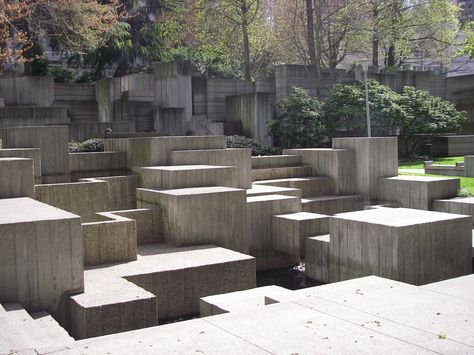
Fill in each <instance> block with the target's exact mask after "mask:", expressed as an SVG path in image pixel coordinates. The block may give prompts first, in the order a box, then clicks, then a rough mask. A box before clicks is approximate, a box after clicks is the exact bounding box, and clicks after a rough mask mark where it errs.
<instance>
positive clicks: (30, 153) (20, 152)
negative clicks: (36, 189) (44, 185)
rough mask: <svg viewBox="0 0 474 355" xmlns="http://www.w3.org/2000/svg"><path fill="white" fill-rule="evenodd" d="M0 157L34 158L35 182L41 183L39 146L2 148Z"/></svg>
mask: <svg viewBox="0 0 474 355" xmlns="http://www.w3.org/2000/svg"><path fill="white" fill-rule="evenodd" d="M0 158H25V159H33V170H34V174H35V183H36V184H41V152H40V149H39V148H16V149H15V148H12V149H0Z"/></svg>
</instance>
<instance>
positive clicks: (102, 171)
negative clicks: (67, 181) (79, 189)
mask: <svg viewBox="0 0 474 355" xmlns="http://www.w3.org/2000/svg"><path fill="white" fill-rule="evenodd" d="M0 154H1V151H0ZM69 167H70V170H71V180H72V181H77V180H78V179H80V178H87V177H97V176H111V175H124V174H127V171H128V167H127V153H125V152H90V153H71V154H69Z"/></svg>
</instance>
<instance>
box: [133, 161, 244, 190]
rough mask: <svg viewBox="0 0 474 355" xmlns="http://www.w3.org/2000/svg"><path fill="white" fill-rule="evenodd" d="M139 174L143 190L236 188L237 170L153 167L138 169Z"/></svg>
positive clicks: (180, 166)
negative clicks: (210, 187) (207, 187)
mask: <svg viewBox="0 0 474 355" xmlns="http://www.w3.org/2000/svg"><path fill="white" fill-rule="evenodd" d="M139 173H140V176H141V181H142V184H141V186H142V187H143V188H157V189H182V188H189V187H205V186H226V187H238V183H237V170H236V168H235V167H233V166H215V165H178V166H153V167H145V168H140V170H139Z"/></svg>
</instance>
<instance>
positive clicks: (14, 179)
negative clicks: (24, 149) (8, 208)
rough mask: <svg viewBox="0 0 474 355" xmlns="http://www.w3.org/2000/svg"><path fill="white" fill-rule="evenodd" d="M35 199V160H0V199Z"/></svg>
mask: <svg viewBox="0 0 474 355" xmlns="http://www.w3.org/2000/svg"><path fill="white" fill-rule="evenodd" d="M12 197H31V198H35V177H34V173H33V159H25V158H0V199H1V198H12Z"/></svg>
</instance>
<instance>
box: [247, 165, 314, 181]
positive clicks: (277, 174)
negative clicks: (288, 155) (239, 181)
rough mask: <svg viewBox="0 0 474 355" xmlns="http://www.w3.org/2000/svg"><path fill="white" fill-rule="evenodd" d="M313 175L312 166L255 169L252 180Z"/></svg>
mask: <svg viewBox="0 0 474 355" xmlns="http://www.w3.org/2000/svg"><path fill="white" fill-rule="evenodd" d="M311 175H313V169H312V168H311V167H310V166H284V167H278V168H265V169H253V170H252V181H260V180H271V179H288V178H299V177H309V176H311Z"/></svg>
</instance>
